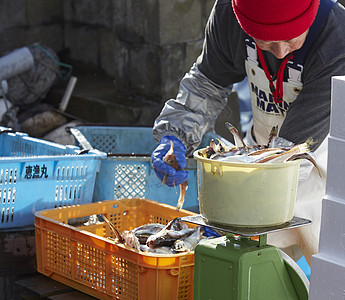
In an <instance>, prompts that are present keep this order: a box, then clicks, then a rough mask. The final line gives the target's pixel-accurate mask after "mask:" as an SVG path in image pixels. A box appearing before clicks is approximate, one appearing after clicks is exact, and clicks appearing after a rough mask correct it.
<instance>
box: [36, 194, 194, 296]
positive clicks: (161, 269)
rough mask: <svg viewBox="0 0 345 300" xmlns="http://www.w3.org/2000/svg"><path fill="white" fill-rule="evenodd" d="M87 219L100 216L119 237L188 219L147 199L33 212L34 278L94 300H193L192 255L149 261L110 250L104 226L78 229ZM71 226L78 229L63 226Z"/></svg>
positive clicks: (119, 247) (146, 255) (129, 252)
mask: <svg viewBox="0 0 345 300" xmlns="http://www.w3.org/2000/svg"><path fill="white" fill-rule="evenodd" d="M93 214H104V215H105V216H106V217H107V218H108V219H109V220H110V221H111V222H112V223H113V224H114V225H115V226H116V228H117V229H118V230H119V231H120V232H122V231H123V230H131V229H134V228H136V227H138V226H140V225H143V224H147V223H161V224H167V223H168V222H169V221H170V220H172V219H173V218H175V217H182V216H187V215H192V214H193V213H192V212H189V211H186V210H180V211H176V209H175V207H172V206H169V205H166V204H162V203H159V202H156V201H152V200H147V199H122V200H111V201H102V202H97V203H90V204H83V205H78V206H70V207H61V208H56V209H51V210H44V211H39V212H36V213H35V234H36V255H37V270H38V272H40V273H42V274H44V275H46V276H48V277H50V278H52V279H54V280H57V281H59V282H61V283H63V284H66V285H69V286H71V287H73V288H75V289H77V290H80V291H82V292H84V293H87V294H89V295H91V296H94V297H97V298H99V299H143V300H155V299H156V300H158V299H164V300H165V299H167V300H168V299H183V300H184V299H193V282H194V252H190V253H185V254H172V255H155V254H149V253H144V252H140V251H136V250H134V249H131V248H129V247H126V246H124V245H121V244H115V243H114V241H113V240H111V239H109V238H107V237H112V236H113V235H112V231H111V230H110V228H109V226H108V225H107V224H106V223H104V222H101V223H99V224H94V225H89V226H84V225H83V224H84V222H85V221H87V220H88V218H87V217H88V216H90V215H93ZM85 217H86V218H85ZM73 222H74V223H73ZM76 222H79V223H81V224H82V225H80V226H77V225H74V226H73V225H69V224H75V223H76Z"/></svg>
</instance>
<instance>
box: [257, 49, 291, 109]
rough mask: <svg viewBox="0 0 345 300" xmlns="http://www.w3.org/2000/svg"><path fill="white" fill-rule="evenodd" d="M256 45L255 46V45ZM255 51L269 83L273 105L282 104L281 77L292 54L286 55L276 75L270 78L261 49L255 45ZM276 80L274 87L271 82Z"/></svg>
mask: <svg viewBox="0 0 345 300" xmlns="http://www.w3.org/2000/svg"><path fill="white" fill-rule="evenodd" d="M255 45H256V44H255ZM256 50H257V52H258V57H259V60H260V63H261V66H262V68H263V70H264V72H265V75H266V77H267V79H268V81H269V87H270V90H271V93H272V95H273V99H274V102H275V103H277V104H278V103H282V102H283V77H284V70H285V67H286V65H287V63H288V61H289V60H291V59H292V58H293V54H292V53H290V54H289V55H287V56H286V57H285V58H284V60H283V62H282V63H281V65H280V67H279V70H278V74H274V75H273V76H271V74H270V72H269V71H268V68H267V65H266V62H265V59H264V56H263V54H262V51H261V49H260V48H259V47H258V45H256ZM275 79H277V83H276V86H274V84H273V82H274V80H275Z"/></svg>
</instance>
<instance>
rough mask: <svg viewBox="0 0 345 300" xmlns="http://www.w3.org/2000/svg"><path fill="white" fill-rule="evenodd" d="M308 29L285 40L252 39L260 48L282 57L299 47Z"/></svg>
mask: <svg viewBox="0 0 345 300" xmlns="http://www.w3.org/2000/svg"><path fill="white" fill-rule="evenodd" d="M308 31H309V29H308V30H307V31H306V32H304V33H302V34H301V35H300V36H298V37H296V38H294V39H291V40H287V41H262V40H257V39H254V41H255V43H256V44H257V45H258V47H260V49H261V50H264V51H269V52H271V53H272V54H273V55H274V56H275V57H276V58H279V59H282V58H284V57H285V56H286V55H287V54H289V53H291V52H293V51H295V50H298V49H300V48H301V47H302V46H303V43H304V41H305V39H306V37H307V34H308Z"/></svg>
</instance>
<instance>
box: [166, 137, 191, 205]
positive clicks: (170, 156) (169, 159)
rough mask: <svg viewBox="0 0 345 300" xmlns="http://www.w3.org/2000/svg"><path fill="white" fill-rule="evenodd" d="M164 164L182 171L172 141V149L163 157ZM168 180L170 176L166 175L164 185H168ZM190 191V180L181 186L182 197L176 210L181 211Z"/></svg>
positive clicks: (180, 196)
mask: <svg viewBox="0 0 345 300" xmlns="http://www.w3.org/2000/svg"><path fill="white" fill-rule="evenodd" d="M163 162H165V163H166V164H167V165H169V166H171V167H173V168H174V169H175V170H181V168H180V167H179V165H178V163H177V160H176V156H175V154H174V144H173V142H172V141H170V149H169V150H168V152H167V153H166V154H165V155H164V157H163ZM167 179H168V175H167V174H165V175H164V177H163V180H162V184H166V181H167ZM187 189H188V179H187V180H186V181H185V182H183V183H181V184H180V195H179V198H178V200H177V205H176V210H177V211H179V210H180V209H181V208H182V207H183V204H184V201H185V197H186V191H187Z"/></svg>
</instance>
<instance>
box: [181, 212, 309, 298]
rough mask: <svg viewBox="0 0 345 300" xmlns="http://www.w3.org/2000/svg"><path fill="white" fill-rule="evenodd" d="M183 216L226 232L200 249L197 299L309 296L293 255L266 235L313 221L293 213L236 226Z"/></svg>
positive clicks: (196, 254) (196, 267) (196, 257)
mask: <svg viewBox="0 0 345 300" xmlns="http://www.w3.org/2000/svg"><path fill="white" fill-rule="evenodd" d="M182 219H183V220H184V221H186V222H189V223H193V224H196V225H202V226H207V227H210V228H212V229H215V230H220V231H223V232H226V235H225V236H221V237H219V238H214V239H208V240H205V241H203V242H201V243H199V244H198V245H197V247H196V248H195V252H194V300H204V299H205V300H285V299H286V300H295V299H296V300H297V299H299V300H308V294H309V280H308V278H307V277H306V276H305V274H304V273H303V271H302V270H301V269H300V267H299V266H298V265H297V263H296V262H295V261H293V260H292V259H291V258H290V257H289V256H288V255H286V254H285V253H284V252H282V251H281V250H279V249H278V248H277V247H274V246H271V245H267V234H268V233H271V232H276V231H280V230H286V229H291V228H296V227H300V226H305V225H308V224H311V221H310V220H307V219H303V218H298V217H293V219H292V220H291V221H290V222H288V223H286V224H282V225H280V226H274V227H266V228H235V227H231V226H222V225H219V224H211V223H208V222H207V221H206V220H205V219H204V218H203V217H202V216H201V215H194V216H188V217H184V218H182ZM253 236H256V237H257V236H258V237H259V238H256V239H253V238H252V237H253Z"/></svg>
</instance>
